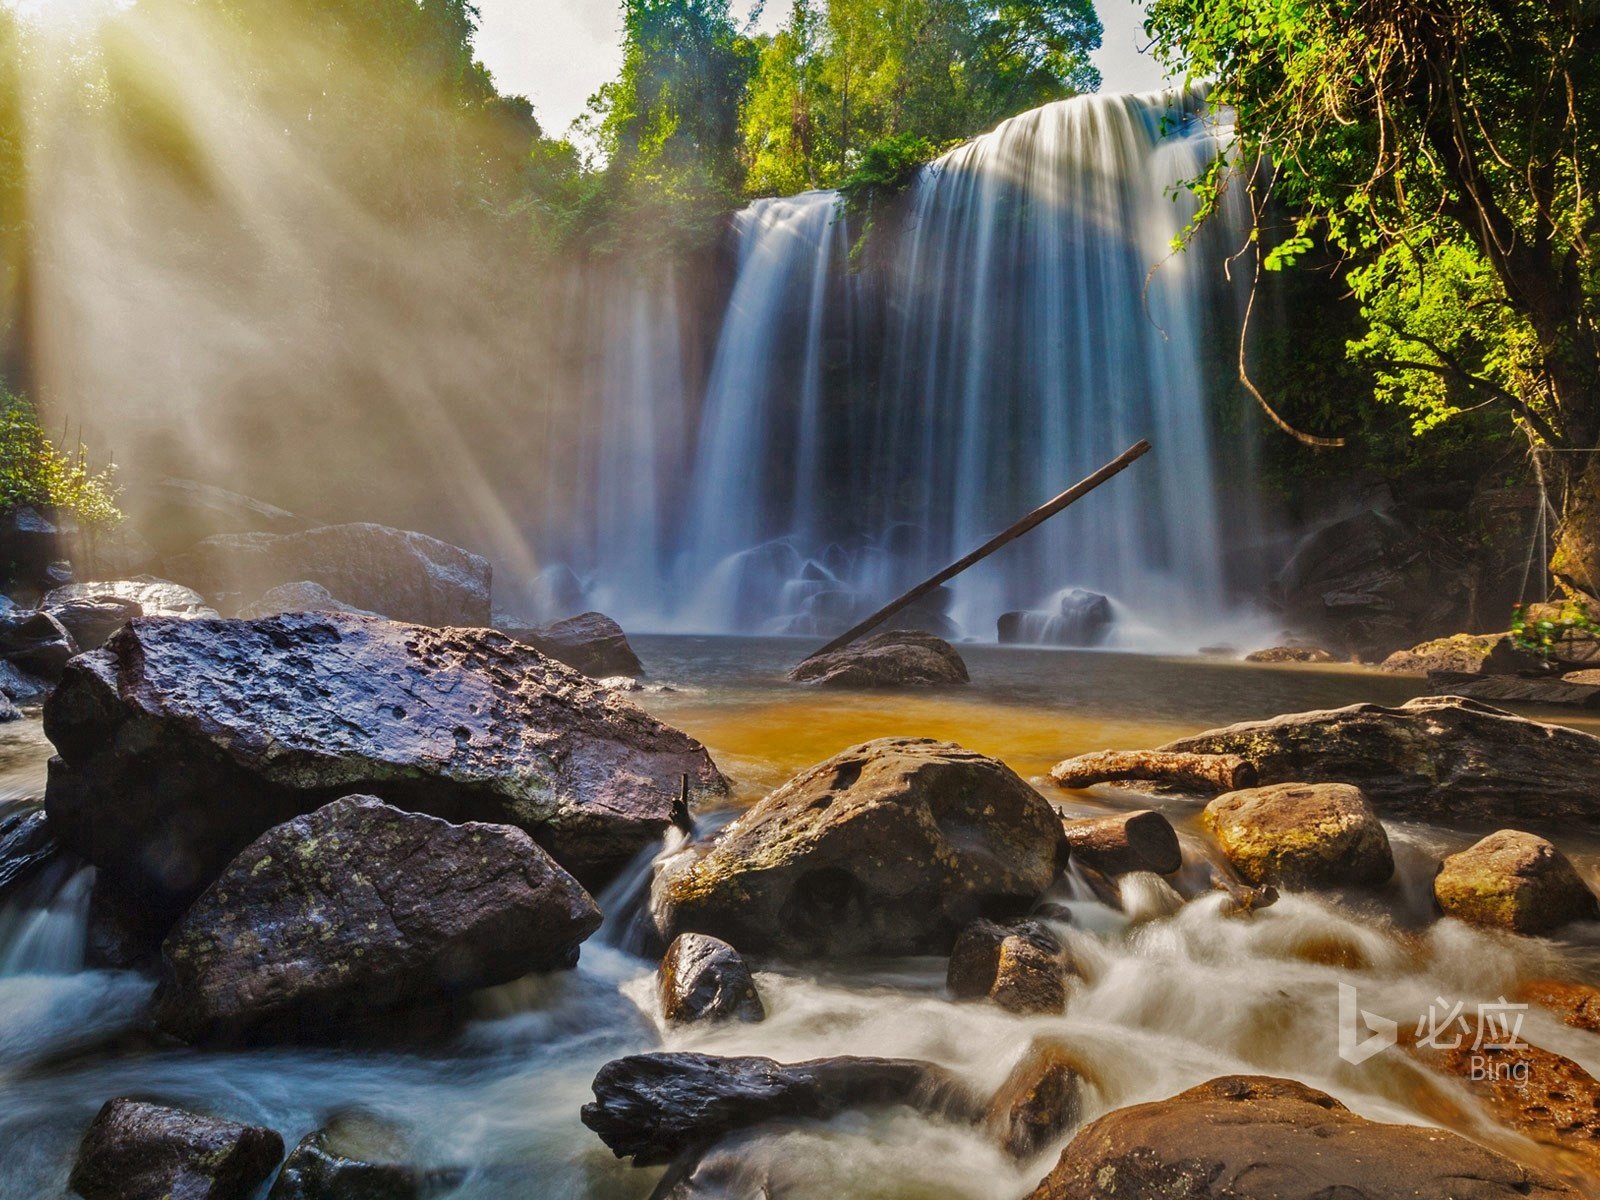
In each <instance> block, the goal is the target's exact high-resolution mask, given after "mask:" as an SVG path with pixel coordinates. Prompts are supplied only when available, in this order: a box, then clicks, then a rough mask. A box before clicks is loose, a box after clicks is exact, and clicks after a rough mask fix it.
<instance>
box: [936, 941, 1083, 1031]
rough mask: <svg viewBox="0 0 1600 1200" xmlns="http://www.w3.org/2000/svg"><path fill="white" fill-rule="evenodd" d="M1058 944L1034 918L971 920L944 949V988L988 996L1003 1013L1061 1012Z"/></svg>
mask: <svg viewBox="0 0 1600 1200" xmlns="http://www.w3.org/2000/svg"><path fill="white" fill-rule="evenodd" d="M1068 974H1069V971H1068V967H1067V964H1066V962H1065V960H1064V955H1063V950H1062V946H1061V942H1060V941H1059V940H1058V939H1057V938H1056V936H1055V934H1053V933H1051V932H1050V929H1049V927H1048V926H1046V925H1044V924H1043V923H1042V922H1039V921H1013V922H1007V923H1005V924H1001V923H1000V922H998V921H988V920H977V921H973V922H972V923H971V924H970V925H968V926H967V927H966V928H965V929H963V930H962V931H961V934H960V936H959V937H957V938H956V944H955V945H954V946H953V947H952V948H951V951H950V962H949V965H948V967H947V968H946V971H945V986H946V987H948V988H949V989H950V994H951V995H952V996H954V997H955V998H956V999H957V1000H980V999H988V1000H993V1001H994V1002H995V1003H996V1004H998V1005H999V1006H1000V1007H1001V1008H1003V1009H1005V1010H1006V1011H1007V1012H1013V1013H1027V1014H1032V1013H1061V1012H1065V1011H1066V1007H1067V977H1068Z"/></svg>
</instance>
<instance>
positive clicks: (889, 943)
mask: <svg viewBox="0 0 1600 1200" xmlns="http://www.w3.org/2000/svg"><path fill="white" fill-rule="evenodd" d="M1060 844H1061V823H1060V819H1059V818H1058V817H1057V816H1056V814H1055V810H1054V809H1052V808H1051V807H1050V805H1049V804H1048V803H1046V802H1045V800H1044V798H1043V797H1042V796H1040V795H1039V793H1037V792H1035V791H1034V790H1033V789H1032V788H1030V787H1029V786H1028V785H1027V784H1026V783H1024V782H1023V781H1022V780H1021V779H1020V778H1018V777H1017V775H1016V774H1015V773H1014V772H1013V771H1012V770H1011V769H1010V768H1009V767H1007V766H1006V765H1005V764H1003V763H1000V762H996V761H995V760H994V759H992V758H985V757H984V756H983V755H981V754H974V753H973V752H972V751H970V750H963V749H962V748H961V747H959V746H955V745H951V744H950V743H947V742H934V741H928V740H923V739H910V738H888V739H885V740H882V741H877V742H868V743H867V744H865V745H862V746H856V747H854V748H852V749H850V750H846V751H845V752H844V753H842V754H840V755H837V756H836V757H834V758H831V759H829V760H828V761H826V762H824V763H820V764H818V765H817V766H814V767H812V768H811V769H809V770H807V771H804V772H802V773H801V774H800V775H798V776H796V777H795V778H794V779H792V780H790V781H789V782H788V783H787V784H785V785H784V786H783V787H781V788H779V789H778V790H777V791H776V792H774V793H772V795H770V796H768V797H767V798H766V799H764V800H762V801H761V802H760V803H759V804H757V805H756V806H755V807H753V808H751V809H750V810H748V811H747V812H745V813H744V814H743V815H742V816H740V817H739V819H738V820H736V821H734V822H733V824H731V825H729V826H728V827H727V828H726V829H724V830H723V831H722V833H721V835H720V836H719V837H718V838H717V839H716V841H715V842H713V843H712V844H711V845H710V847H709V848H707V849H705V850H704V852H703V853H701V854H699V855H698V856H689V857H687V858H686V859H685V860H684V861H682V862H680V863H677V864H673V865H670V866H669V868H668V869H667V871H666V872H665V874H664V877H663V878H662V879H661V880H660V881H659V883H658V885H657V888H656V892H655V896H654V905H655V908H654V911H655V917H656V922H657V926H658V928H659V929H660V931H661V932H662V933H663V935H664V936H668V937H671V936H675V935H676V934H678V933H681V932H684V931H690V930H692V931H695V932H698V933H709V934H712V935H714V936H716V937H720V938H723V939H725V940H727V941H729V942H731V943H733V944H734V945H736V946H740V947H742V948H743V949H744V950H746V951H747V952H755V953H771V954H778V955H786V956H798V957H810V956H821V955H838V954H924V953H935V954H944V953H948V952H949V950H950V947H951V945H952V944H953V943H954V941H955V937H956V934H957V933H958V932H959V931H960V930H961V928H962V927H963V926H964V925H966V923H967V922H968V921H970V920H972V919H974V918H976V917H980V916H1010V915H1020V914H1021V913H1024V912H1026V911H1028V909H1029V908H1030V907H1031V905H1032V903H1033V901H1034V900H1036V899H1037V898H1038V897H1039V895H1040V894H1041V893H1043V892H1044V890H1045V889H1046V888H1048V887H1049V886H1050V884H1051V882H1052V881H1053V880H1054V878H1055V876H1056V871H1057V865H1058V860H1059V856H1060Z"/></svg>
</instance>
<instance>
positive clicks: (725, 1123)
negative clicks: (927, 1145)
mask: <svg viewBox="0 0 1600 1200" xmlns="http://www.w3.org/2000/svg"><path fill="white" fill-rule="evenodd" d="M594 1096H595V1098H594V1101H593V1102H592V1103H590V1104H585V1105H584V1106H583V1112H582V1117H583V1123H584V1124H585V1125H586V1126H588V1127H589V1128H590V1129H592V1130H594V1132H595V1133H597V1134H599V1136H600V1140H601V1141H603V1142H604V1143H605V1144H606V1145H607V1146H608V1147H610V1149H611V1151H612V1152H613V1153H614V1154H615V1155H616V1156H617V1157H618V1158H628V1157H631V1158H632V1159H633V1163H634V1166H638V1167H644V1166H651V1165H655V1164H658V1163H667V1162H671V1161H672V1160H673V1159H675V1158H678V1157H679V1156H680V1155H683V1154H685V1153H692V1152H695V1151H698V1150H701V1149H704V1148H705V1147H707V1146H709V1145H711V1144H712V1143H713V1142H715V1141H717V1140H719V1139H720V1138H722V1137H725V1136H726V1135H728V1134H730V1133H733V1132H735V1131H736V1130H740V1129H749V1128H752V1127H754V1126H757V1125H762V1124H765V1123H767V1122H769V1121H775V1120H827V1119H828V1118H830V1117H835V1116H837V1115H839V1114H840V1113H842V1112H846V1111H849V1110H851V1109H858V1108H872V1107H887V1106H902V1105H903V1106H906V1107H910V1108H914V1109H916V1110H918V1111H919V1112H924V1113H929V1114H938V1115H950V1114H953V1113H960V1114H963V1115H965V1114H968V1113H970V1111H971V1108H972V1102H971V1099H970V1097H968V1096H966V1094H965V1093H964V1092H963V1091H962V1090H961V1088H960V1087H959V1086H958V1085H957V1084H956V1083H955V1082H954V1081H953V1080H952V1079H951V1078H950V1076H948V1075H947V1074H946V1073H945V1072H943V1071H942V1070H940V1069H939V1068H938V1067H935V1066H932V1065H930V1064H928V1063H924V1062H915V1061H912V1060H910V1059H895V1058H824V1059H817V1060H815V1061H812V1062H801V1063H793V1064H788V1065H785V1064H781V1063H777V1062H774V1061H773V1060H772V1059H770V1058H717V1057H714V1056H712V1055H709V1054H636V1055H632V1056H630V1057H628V1058H621V1059H617V1060H616V1061H615V1062H610V1063H607V1064H606V1065H605V1066H604V1067H602V1068H600V1073H599V1074H598V1075H596V1076H595V1078H594Z"/></svg>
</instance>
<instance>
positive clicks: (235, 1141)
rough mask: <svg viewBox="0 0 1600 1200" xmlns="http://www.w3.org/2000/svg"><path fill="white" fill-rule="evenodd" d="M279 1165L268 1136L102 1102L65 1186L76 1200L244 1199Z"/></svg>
mask: <svg viewBox="0 0 1600 1200" xmlns="http://www.w3.org/2000/svg"><path fill="white" fill-rule="evenodd" d="M282 1158H283V1139H282V1138H281V1137H279V1136H278V1135H277V1134H276V1133H274V1132H273V1131H272V1130H270V1129H259V1128H256V1127H254V1126H250V1125H239V1124H236V1123H234V1122H232V1121H219V1120H217V1119H215V1118H213V1117H202V1116H198V1115H197V1114H195V1113H190V1112H184V1111H182V1110H181V1109H176V1108H163V1107H161V1106H160V1105H156V1104H144V1103H141V1102H139V1101H137V1100H109V1101H107V1102H106V1105H105V1107H104V1108H102V1109H101V1110H100V1113H99V1115H98V1116H96V1117H95V1119H94V1123H93V1124H92V1125H90V1126H89V1131H88V1132H87V1133H85V1134H84V1136H83V1143H82V1145H80V1146H79V1147H78V1161H77V1163H76V1164H75V1165H74V1166H73V1168H72V1178H71V1179H70V1180H69V1181H68V1185H67V1186H68V1187H70V1188H71V1189H72V1190H73V1191H74V1192H76V1193H77V1194H78V1195H79V1196H82V1197H83V1200H249V1197H250V1196H252V1195H254V1194H255V1192H256V1189H257V1188H259V1187H260V1186H261V1185H262V1184H264V1183H265V1182H266V1181H267V1177H268V1176H269V1175H271V1174H272V1172H273V1171H274V1170H275V1169H276V1168H277V1166H278V1162H279V1160H280V1159H282Z"/></svg>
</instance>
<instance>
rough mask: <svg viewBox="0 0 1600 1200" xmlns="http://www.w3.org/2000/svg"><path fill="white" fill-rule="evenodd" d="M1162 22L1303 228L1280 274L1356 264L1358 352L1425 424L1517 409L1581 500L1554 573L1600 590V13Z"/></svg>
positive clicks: (1212, 10)
mask: <svg viewBox="0 0 1600 1200" xmlns="http://www.w3.org/2000/svg"><path fill="white" fill-rule="evenodd" d="M1148 29H1149V31H1150V33H1151V35H1152V36H1153V37H1154V38H1155V40H1156V42H1157V43H1158V45H1159V46H1160V47H1161V48H1162V50H1163V52H1164V53H1165V54H1166V55H1167V56H1168V58H1169V60H1171V61H1174V62H1181V63H1183V64H1185V65H1186V66H1187V68H1188V70H1189V72H1190V74H1191V77H1193V78H1196V79H1207V80H1212V81H1214V85H1213V92H1212V100H1213V102H1214V103H1215V104H1216V105H1218V106H1227V107H1229V108H1231V109H1232V110H1233V112H1234V113H1235V119H1236V131H1237V133H1236V136H1237V140H1238V150H1239V159H1240V161H1242V162H1244V163H1255V164H1257V165H1256V166H1255V167H1254V168H1252V169H1251V170H1250V171H1249V172H1247V173H1248V174H1250V175H1251V177H1252V178H1253V179H1255V180H1256V181H1257V182H1260V183H1263V184H1264V185H1266V187H1263V189H1262V190H1263V191H1265V190H1266V188H1267V187H1270V191H1271V193H1272V194H1274V195H1275V196H1276V198H1277V199H1278V200H1279V201H1281V202H1282V203H1284V204H1286V205H1287V206H1289V208H1290V210H1291V211H1292V212H1294V213H1296V214H1298V225H1297V228H1296V229H1295V232H1294V234H1293V236H1291V237H1290V238H1288V239H1287V240H1286V241H1285V242H1284V243H1283V244H1281V245H1279V246H1277V247H1276V248H1275V249H1273V250H1272V251H1271V252H1270V253H1269V254H1268V255H1267V256H1266V261H1265V265H1266V266H1268V267H1271V268H1278V267H1283V266H1287V265H1289V264H1291V263H1292V262H1293V261H1294V260H1295V259H1296V258H1297V257H1298V256H1299V255H1300V254H1302V253H1304V252H1305V251H1307V250H1309V249H1310V248H1311V247H1312V246H1313V245H1314V244H1315V242H1316V241H1317V240H1322V241H1325V242H1326V243H1327V244H1328V245H1329V246H1331V247H1332V248H1333V249H1334V250H1335V251H1336V252H1338V253H1340V254H1342V255H1343V256H1345V259H1346V262H1347V265H1348V266H1349V268H1350V270H1349V278H1350V280H1351V283H1352V285H1353V287H1354V288H1355V291H1356V293H1357V295H1358V296H1359V297H1360V299H1361V301H1362V305H1363V317H1364V320H1365V322H1366V331H1365V335H1364V336H1363V337H1362V338H1361V339H1359V340H1358V341H1356V342H1355V343H1353V345H1352V351H1351V352H1352V353H1353V354H1354V355H1356V356H1357V357H1358V358H1360V359H1361V360H1362V361H1364V362H1366V363H1367V364H1368V365H1369V366H1370V368H1371V369H1372V370H1373V371H1374V373H1375V374H1376V377H1377V382H1378V388H1379V391H1380V393H1381V394H1384V395H1386V396H1388V397H1390V398H1393V399H1396V400H1399V401H1401V402H1403V403H1406V404H1409V405H1411V406H1412V407H1413V408H1414V409H1415V410H1416V411H1417V414H1418V423H1419V425H1423V426H1426V425H1428V424H1432V423H1437V422H1439V421H1442V420H1449V419H1451V418H1453V417H1454V416H1455V415H1456V414H1458V413H1460V412H1462V411H1465V410H1466V409H1468V408H1471V407H1474V406H1477V405H1483V404H1489V405H1504V406H1505V407H1506V408H1507V409H1508V410H1509V411H1510V412H1511V413H1512V414H1514V416H1515V419H1516V420H1517V422H1518V423H1519V424H1520V426H1521V427H1522V429H1523V430H1524V431H1525V432H1526V434H1527V436H1528V437H1529V439H1530V440H1531V442H1532V443H1533V446H1534V448H1535V461H1536V463H1537V465H1538V466H1539V467H1540V469H1541V472H1542V474H1543V476H1544V477H1545V478H1546V479H1548V480H1549V481H1550V482H1551V484H1552V485H1553V486H1554V488H1555V489H1556V491H1557V493H1558V495H1559V497H1560V502H1561V508H1562V514H1563V515H1562V522H1561V526H1560V528H1559V530H1558V534H1557V538H1556V547H1555V554H1554V557H1553V559H1552V562H1551V569H1552V572H1553V573H1554V575H1555V577H1556V578H1557V580H1558V581H1559V582H1560V583H1561V585H1562V586H1563V587H1564V588H1565V589H1567V590H1568V591H1569V593H1572V594H1574V595H1579V596H1587V597H1590V598H1593V597H1597V596H1600V453H1597V451H1600V326H1597V319H1600V311H1597V309H1600V277H1597V266H1600V263H1597V260H1596V243H1595V238H1596V236H1597V235H1600V210H1597V208H1596V205H1595V200H1594V196H1595V188H1596V186H1597V185H1600V146H1597V142H1596V138H1597V136H1600V125H1597V120H1600V119H1597V117H1596V116H1595V114H1597V113H1600V4H1596V3H1594V2H1593V0H1563V2H1554V3H1540V2H1537V0H1421V2H1414V0H1413V2H1408V0H1318V2H1316V3H1308V2H1306V0H1154V3H1153V4H1152V5H1151V8H1150V12H1149V22H1148ZM1268 164H1270V166H1269V165H1268ZM1228 186H1232V184H1231V183H1230V180H1229V176H1228V175H1227V174H1226V172H1225V171H1223V170H1220V169H1219V171H1217V172H1214V173H1213V174H1212V175H1211V176H1210V177H1208V178H1207V179H1206V180H1204V181H1201V182H1200V184H1199V190H1200V192H1201V194H1202V197H1203V199H1204V200H1205V202H1206V204H1205V211H1215V209H1216V207H1217V204H1218V202H1219V200H1220V196H1221V193H1222V191H1223V190H1224V189H1226V188H1227V187H1228ZM1261 211H1262V209H1261V204H1260V200H1259V197H1258V202H1257V212H1258V214H1259V213H1260V212H1261Z"/></svg>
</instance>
